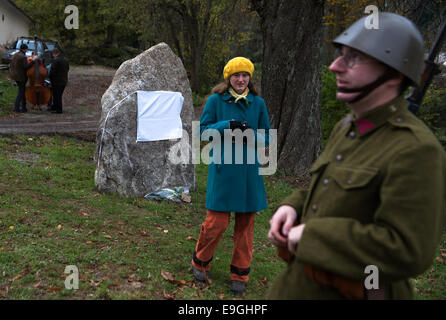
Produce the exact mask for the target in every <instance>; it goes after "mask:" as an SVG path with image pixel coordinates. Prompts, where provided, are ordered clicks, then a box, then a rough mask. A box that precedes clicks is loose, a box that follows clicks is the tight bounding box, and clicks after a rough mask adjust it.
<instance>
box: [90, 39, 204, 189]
mask: <svg viewBox="0 0 446 320" xmlns="http://www.w3.org/2000/svg"><path fill="white" fill-rule="evenodd" d="M136 91H173V92H180V93H181V94H182V96H183V98H184V103H183V107H182V110H181V114H180V117H181V121H182V125H183V129H184V130H185V131H186V132H187V134H188V137H192V120H193V104H192V91H191V89H190V86H189V80H188V78H187V74H186V70H185V69H184V66H183V64H182V62H181V60H180V59H179V58H178V57H177V56H176V55H175V54H174V53H173V51H172V50H171V49H170V48H169V46H168V45H167V44H165V43H160V44H158V45H156V46H154V47H152V48H150V49H148V50H147V51H145V52H143V53H141V54H140V55H138V56H137V57H135V58H134V59H131V60H128V61H126V62H124V63H123V64H122V65H121V66H120V67H119V69H118V70H117V72H116V74H115V76H114V78H113V82H112V84H111V85H110V87H109V88H108V89H107V91H106V92H105V93H104V95H103V96H102V101H101V102H102V116H101V120H100V124H99V129H98V131H97V136H96V151H95V161H96V165H97V167H96V172H95V185H96V187H97V189H98V190H99V191H100V192H105V193H118V194H120V195H124V196H137V197H141V196H144V195H146V194H147V193H150V192H154V191H158V190H160V189H162V188H172V187H186V188H189V189H194V187H195V166H194V165H193V164H192V163H191V161H189V162H188V163H185V162H184V161H183V163H182V164H175V163H174V162H172V161H171V160H170V158H169V154H170V153H172V150H173V149H175V145H178V143H179V141H180V139H177V140H161V141H150V142H137V111H138V108H137V94H136ZM188 137H187V136H186V135H183V139H186V138H188ZM183 141H184V140H183ZM183 145H184V144H183ZM183 150H184V148H183ZM187 152H191V150H187ZM183 157H184V155H183ZM186 158H189V159H191V156H189V157H186Z"/></svg>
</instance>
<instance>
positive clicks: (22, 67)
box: [10, 44, 31, 112]
mask: <svg viewBox="0 0 446 320" xmlns="http://www.w3.org/2000/svg"><path fill="white" fill-rule="evenodd" d="M26 50H28V46H27V45H26V44H22V45H21V46H20V51H19V52H17V53H16V54H14V56H13V57H12V61H11V65H10V72H11V78H12V79H13V80H15V81H16V82H17V86H18V87H19V91H18V92H17V98H16V100H15V105H14V111H15V112H26V111H27V109H26V98H25V89H26V81H27V80H28V78H27V76H26V71H27V70H28V68H29V67H30V66H31V64H29V65H28V61H27V58H26Z"/></svg>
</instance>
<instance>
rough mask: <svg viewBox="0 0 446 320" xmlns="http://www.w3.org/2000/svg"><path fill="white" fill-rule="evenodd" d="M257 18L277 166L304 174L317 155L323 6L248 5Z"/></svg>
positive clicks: (275, 1) (286, 0)
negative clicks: (259, 27) (275, 138)
mask: <svg viewBox="0 0 446 320" xmlns="http://www.w3.org/2000/svg"><path fill="white" fill-rule="evenodd" d="M251 3H252V5H253V8H254V9H255V10H256V11H257V12H258V14H259V16H260V18H261V26H262V32H263V41H264V52H263V66H262V95H263V97H264V98H265V101H266V103H267V106H268V110H269V113H270V118H271V126H272V128H275V129H278V139H277V142H278V145H277V151H278V158H279V159H278V166H279V168H280V169H284V170H285V171H286V172H289V173H293V174H306V173H308V169H309V168H310V166H311V164H312V163H313V162H314V160H315V159H316V158H317V157H318V156H319V153H320V150H321V111H320V109H321V108H320V104H321V85H322V84H321V69H322V59H321V47H322V34H323V22H322V18H323V16H324V1H318V0H302V1H294V0H251Z"/></svg>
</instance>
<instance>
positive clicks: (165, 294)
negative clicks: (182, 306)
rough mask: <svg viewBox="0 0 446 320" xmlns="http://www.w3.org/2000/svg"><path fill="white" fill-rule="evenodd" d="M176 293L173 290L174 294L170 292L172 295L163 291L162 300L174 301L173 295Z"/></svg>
mask: <svg viewBox="0 0 446 320" xmlns="http://www.w3.org/2000/svg"><path fill="white" fill-rule="evenodd" d="M176 293H177V291H176V290H175V291H174V292H172V293H166V290H163V296H164V299H167V300H175V294H176Z"/></svg>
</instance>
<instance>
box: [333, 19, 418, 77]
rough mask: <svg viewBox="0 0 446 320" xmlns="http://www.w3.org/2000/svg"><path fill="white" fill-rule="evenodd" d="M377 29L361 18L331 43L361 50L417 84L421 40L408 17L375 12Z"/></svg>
mask: <svg viewBox="0 0 446 320" xmlns="http://www.w3.org/2000/svg"><path fill="white" fill-rule="evenodd" d="M378 17H379V21H378V22H379V23H378V24H379V26H378V27H379V29H372V28H370V26H368V25H367V24H366V23H367V20H366V19H367V17H363V18H361V19H359V20H358V21H356V22H355V23H354V24H353V25H351V26H350V27H349V28H348V29H347V30H346V31H344V32H343V33H342V34H341V35H340V36H338V37H337V38H336V39H335V40H334V41H333V44H334V45H336V46H339V45H345V46H349V47H351V48H353V49H356V50H358V51H361V52H363V53H365V54H367V55H369V56H371V57H373V58H375V59H376V60H378V61H381V62H382V63H384V64H386V65H388V66H389V67H392V68H393V69H395V70H397V71H399V72H400V73H402V74H403V75H405V76H406V77H407V78H409V79H410V80H411V81H412V82H413V84H416V85H420V82H421V74H422V72H423V68H424V41H423V36H422V35H421V33H420V31H419V30H418V28H417V27H416V26H415V24H413V23H412V22H411V21H410V20H408V19H406V18H404V17H402V16H400V15H397V14H395V13H390V12H380V13H379V16H378Z"/></svg>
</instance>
